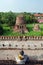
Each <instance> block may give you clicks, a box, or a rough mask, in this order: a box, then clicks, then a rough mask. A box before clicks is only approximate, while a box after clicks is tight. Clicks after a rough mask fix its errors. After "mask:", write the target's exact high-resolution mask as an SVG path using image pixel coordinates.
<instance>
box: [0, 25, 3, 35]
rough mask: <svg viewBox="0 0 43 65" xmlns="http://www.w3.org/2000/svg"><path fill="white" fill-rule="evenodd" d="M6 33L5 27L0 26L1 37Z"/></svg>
mask: <svg viewBox="0 0 43 65" xmlns="http://www.w3.org/2000/svg"><path fill="white" fill-rule="evenodd" d="M3 32H4V30H3V27H2V26H1V25H0V35H2V34H3Z"/></svg>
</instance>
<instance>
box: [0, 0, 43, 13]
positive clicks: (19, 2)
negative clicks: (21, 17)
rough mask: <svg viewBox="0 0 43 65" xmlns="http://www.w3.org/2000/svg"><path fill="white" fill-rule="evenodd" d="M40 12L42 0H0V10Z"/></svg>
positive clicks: (42, 5)
mask: <svg viewBox="0 0 43 65" xmlns="http://www.w3.org/2000/svg"><path fill="white" fill-rule="evenodd" d="M3 11H4V12H5V11H6V12H8V11H13V12H41V13H43V0H0V12H3Z"/></svg>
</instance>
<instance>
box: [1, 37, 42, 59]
mask: <svg viewBox="0 0 43 65" xmlns="http://www.w3.org/2000/svg"><path fill="white" fill-rule="evenodd" d="M12 38H13V39H12ZM22 48H23V49H24V52H25V54H26V55H28V56H29V58H30V59H33V60H43V37H33V38H32V37H0V60H15V56H17V55H18V54H19V51H20V49H22Z"/></svg>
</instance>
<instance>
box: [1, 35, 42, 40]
mask: <svg viewBox="0 0 43 65" xmlns="http://www.w3.org/2000/svg"><path fill="white" fill-rule="evenodd" d="M0 40H19V41H22V40H25V41H26V40H43V36H0Z"/></svg>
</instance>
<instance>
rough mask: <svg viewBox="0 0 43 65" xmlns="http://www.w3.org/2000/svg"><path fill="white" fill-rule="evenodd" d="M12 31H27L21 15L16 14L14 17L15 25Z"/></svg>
mask: <svg viewBox="0 0 43 65" xmlns="http://www.w3.org/2000/svg"><path fill="white" fill-rule="evenodd" d="M14 31H15V32H20V33H26V32H28V30H27V28H26V23H25V20H24V16H23V15H18V16H17V17H16V23H15V26H14Z"/></svg>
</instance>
